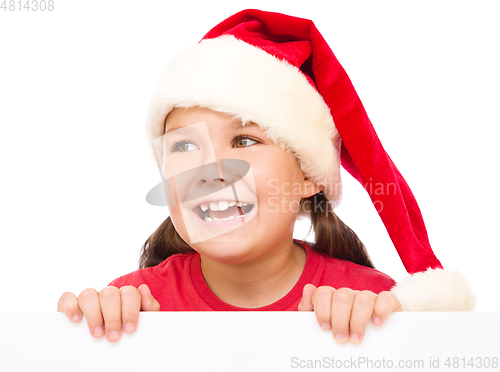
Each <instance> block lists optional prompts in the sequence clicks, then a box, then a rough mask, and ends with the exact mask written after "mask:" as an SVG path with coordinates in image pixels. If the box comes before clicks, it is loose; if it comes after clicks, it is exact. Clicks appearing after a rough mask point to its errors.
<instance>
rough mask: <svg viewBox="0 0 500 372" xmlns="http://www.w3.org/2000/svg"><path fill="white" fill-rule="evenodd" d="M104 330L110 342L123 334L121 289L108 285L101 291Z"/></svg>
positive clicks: (100, 299)
mask: <svg viewBox="0 0 500 372" xmlns="http://www.w3.org/2000/svg"><path fill="white" fill-rule="evenodd" d="M99 302H100V304H101V311H102V316H103V318H104V330H105V332H106V339H107V340H108V341H109V342H116V341H118V340H119V339H120V337H121V335H122V306H121V299H120V290H119V289H118V288H116V287H106V288H104V289H103V290H101V291H100V292H99Z"/></svg>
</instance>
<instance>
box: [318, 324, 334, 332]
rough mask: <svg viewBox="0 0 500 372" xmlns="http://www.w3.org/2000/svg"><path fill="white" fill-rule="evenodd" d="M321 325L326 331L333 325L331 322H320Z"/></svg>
mask: <svg viewBox="0 0 500 372" xmlns="http://www.w3.org/2000/svg"><path fill="white" fill-rule="evenodd" d="M319 326H320V327H321V328H323V329H324V330H325V331H328V330H329V329H330V328H332V325H331V324H330V323H320V324H319Z"/></svg>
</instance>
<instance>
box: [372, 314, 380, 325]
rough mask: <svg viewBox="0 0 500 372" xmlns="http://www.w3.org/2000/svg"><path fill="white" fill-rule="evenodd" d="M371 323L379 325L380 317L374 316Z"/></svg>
mask: <svg viewBox="0 0 500 372" xmlns="http://www.w3.org/2000/svg"><path fill="white" fill-rule="evenodd" d="M373 324H375V325H379V324H380V318H379V317H378V316H376V317H375V318H373Z"/></svg>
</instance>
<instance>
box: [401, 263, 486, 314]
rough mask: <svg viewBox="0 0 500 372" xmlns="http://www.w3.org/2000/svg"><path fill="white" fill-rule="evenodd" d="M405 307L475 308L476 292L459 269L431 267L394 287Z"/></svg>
mask: <svg viewBox="0 0 500 372" xmlns="http://www.w3.org/2000/svg"><path fill="white" fill-rule="evenodd" d="M391 293H393V294H394V295H395V296H396V297H397V298H398V300H399V302H400V303H401V306H402V308H403V310H404V311H473V310H474V309H475V308H476V295H475V294H474V293H473V292H472V289H471V287H470V285H469V283H467V280H466V279H465V278H464V276H463V275H462V274H461V273H459V272H458V271H454V272H449V271H445V270H441V269H429V270H427V271H426V272H423V273H416V274H413V275H410V276H409V277H406V278H405V279H404V280H402V281H401V282H400V283H398V284H397V285H396V286H395V287H394V288H393V289H392V290H391Z"/></svg>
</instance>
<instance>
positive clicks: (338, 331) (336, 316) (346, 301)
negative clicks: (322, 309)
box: [331, 288, 359, 343]
mask: <svg viewBox="0 0 500 372" xmlns="http://www.w3.org/2000/svg"><path fill="white" fill-rule="evenodd" d="M357 292H359V291H353V290H352V289H350V288H340V289H338V290H336V291H335V293H334V294H333V299H332V310H331V314H332V320H331V322H332V333H333V337H334V338H335V341H337V342H339V343H346V342H347V341H348V340H349V321H350V319H351V312H352V305H353V303H354V296H355V295H356V293H357Z"/></svg>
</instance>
